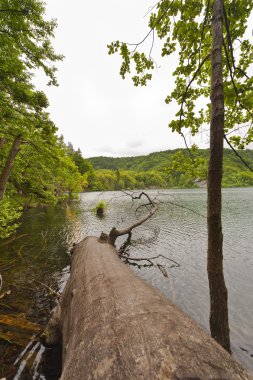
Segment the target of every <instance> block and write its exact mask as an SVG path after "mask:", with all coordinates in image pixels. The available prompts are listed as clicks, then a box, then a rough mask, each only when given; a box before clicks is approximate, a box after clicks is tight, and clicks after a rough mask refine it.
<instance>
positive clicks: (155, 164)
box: [87, 149, 253, 191]
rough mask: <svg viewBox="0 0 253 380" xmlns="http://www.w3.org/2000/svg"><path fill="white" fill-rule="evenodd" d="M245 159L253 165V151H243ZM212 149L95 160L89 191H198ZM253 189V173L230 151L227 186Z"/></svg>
mask: <svg viewBox="0 0 253 380" xmlns="http://www.w3.org/2000/svg"><path fill="white" fill-rule="evenodd" d="M240 155H241V157H242V158H243V159H244V160H245V161H246V162H247V163H248V164H249V165H250V166H253V151H252V150H249V149H247V150H243V151H242V150H241V151H240ZM208 157H209V151H208V149H195V150H194V154H193V158H192V157H191V156H190V155H189V153H188V151H187V150H186V149H175V150H166V151H163V152H156V153H151V154H149V155H145V156H136V157H121V158H112V157H102V156H101V157H93V158H89V159H88V162H89V163H90V164H91V165H92V167H93V169H92V174H91V175H89V176H88V185H87V190H91V191H105V190H122V189H143V188H145V189H150V188H165V189H166V188H194V187H202V186H205V183H206V180H207V164H208ZM244 186H253V173H252V172H251V171H249V170H248V169H247V168H246V167H245V165H244V164H243V163H242V162H241V161H240V159H238V157H236V155H235V154H234V152H232V151H231V150H230V149H225V150H224V158H223V187H244Z"/></svg>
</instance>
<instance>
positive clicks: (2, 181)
mask: <svg viewBox="0 0 253 380" xmlns="http://www.w3.org/2000/svg"><path fill="white" fill-rule="evenodd" d="M21 142H22V139H21V135H18V136H16V137H15V139H14V141H13V143H12V147H11V149H10V152H9V154H8V157H7V160H6V163H5V166H4V168H3V170H2V173H1V176H0V200H2V199H3V197H4V193H5V191H6V188H7V183H8V180H9V177H10V174H11V169H12V166H13V164H14V160H15V157H16V155H17V154H18V152H19V148H20V145H21Z"/></svg>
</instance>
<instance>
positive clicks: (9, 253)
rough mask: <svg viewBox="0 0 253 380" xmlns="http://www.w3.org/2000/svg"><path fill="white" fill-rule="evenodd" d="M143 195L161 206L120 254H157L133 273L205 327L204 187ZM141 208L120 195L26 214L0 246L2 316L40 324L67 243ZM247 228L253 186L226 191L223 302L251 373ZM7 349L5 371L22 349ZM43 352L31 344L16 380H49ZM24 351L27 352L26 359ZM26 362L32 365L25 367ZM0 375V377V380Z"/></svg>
mask: <svg viewBox="0 0 253 380" xmlns="http://www.w3.org/2000/svg"><path fill="white" fill-rule="evenodd" d="M148 194H149V195H150V196H151V197H156V198H157V199H158V200H159V201H160V205H159V209H158V211H157V212H156V214H155V215H154V216H153V217H152V218H151V219H149V220H148V221H147V222H145V224H143V225H142V226H140V227H138V228H136V229H135V230H134V231H133V236H132V243H131V245H130V246H129V247H128V248H127V252H126V253H127V254H129V255H130V257H135V258H143V259H145V258H150V257H156V256H159V255H162V256H160V257H158V258H156V259H154V260H153V263H154V265H153V266H151V267H143V266H142V265H141V264H148V262H147V261H145V260H143V261H141V262H140V261H139V262H138V264H140V265H139V266H132V268H133V270H134V271H136V272H137V274H138V275H139V276H141V277H142V278H143V279H144V280H146V281H147V282H149V283H150V284H152V285H153V286H154V287H156V288H158V289H159V290H160V291H161V292H163V293H164V294H165V296H166V297H168V298H169V299H170V300H171V301H172V302H174V303H175V304H176V305H177V306H178V307H179V308H181V309H182V310H183V311H185V312H186V313H188V314H189V315H190V316H191V317H192V318H193V319H195V320H196V321H197V322H198V323H199V324H200V325H201V326H203V327H204V328H205V329H206V330H209V327H208V323H209V321H208V319H209V290H208V281H207V273H206V266H207V228H206V216H205V215H206V190H205V189H194V190H161V191H155V190H152V191H148ZM99 200H106V202H107V204H108V207H107V209H106V213H105V217H104V218H103V219H99V218H97V217H96V215H95V213H94V211H92V209H93V208H94V207H95V206H96V204H97V203H98V201H99ZM139 204H140V202H139V201H137V202H134V203H133V202H132V200H131V198H130V197H129V196H126V194H124V193H122V192H105V193H84V194H81V195H80V201H79V202H74V203H73V204H72V205H71V206H67V207H66V206H64V207H63V206H62V207H55V208H45V209H31V210H28V211H27V212H26V214H25V215H24V217H23V220H22V225H21V227H20V228H19V230H18V232H17V234H16V235H15V237H14V238H12V239H9V240H6V241H3V242H1V243H0V250H1V257H0V273H1V274H2V276H3V289H2V291H3V292H6V291H11V294H8V295H6V297H4V298H3V299H0V314H6V313H7V314H9V315H11V316H20V315H24V316H25V317H26V318H27V319H28V320H29V321H31V322H34V323H37V324H39V325H42V326H43V325H44V324H45V323H46V320H47V318H48V313H49V310H50V308H52V307H53V305H54V304H55V297H54V296H53V295H52V292H51V294H50V290H49V288H47V287H50V288H53V289H57V288H62V287H63V286H64V283H65V281H66V278H67V276H68V270H69V269H68V263H69V251H70V249H71V247H72V244H73V243H74V242H78V241H80V240H81V239H83V238H84V237H85V236H87V235H96V236H99V235H100V233H101V232H102V231H104V232H107V233H108V232H109V231H110V229H111V228H112V227H113V226H117V227H123V226H126V225H128V224H130V223H131V222H133V221H135V220H136V218H137V217H138V216H139V217H140V216H141V212H140V210H142V212H143V213H145V209H140V210H139V212H138V213H137V214H136V208H137V206H138V205H139ZM252 231H253V188H240V189H224V190H223V233H224V272H225V279H226V285H227V288H228V297H229V321H230V330H231V346H232V351H233V355H234V357H235V358H236V360H238V361H239V362H240V363H241V364H242V365H243V366H244V367H246V368H248V369H250V370H251V371H253V324H252V315H253V289H252V276H253V255H252V253H253V250H252V247H253V234H252ZM118 240H119V241H118ZM118 240H117V247H119V246H120V245H121V244H123V242H124V237H122V238H120V239H118ZM159 266H160V267H159ZM164 270H165V271H166V273H167V275H168V276H167V277H165V276H164ZM35 289H36V292H35V291H34V290H35ZM0 338H1V335H0ZM36 345H37V346H36ZM1 349H2V351H1ZM6 349H7V350H9V355H5V358H3V356H2V359H0V365H1V366H2V368H4V366H5V368H6V369H5V371H7V368H8V366H10V365H12V364H13V363H12V362H11V360H12V361H13V359H14V360H15V355H16V357H17V355H18V354H19V352H20V351H21V350H22V349H21V345H20V346H13V345H11V344H10V343H8V342H5V343H2V344H1V345H0V357H1V352H6ZM32 350H33V351H32ZM43 350H44V349H43V348H41V346H40V345H39V343H37V342H36V341H34V342H33V343H32V344H31V345H30V346H29V348H28V349H27V350H26V352H25V353H24V355H23V356H22V357H20V358H19V360H18V361H17V365H16V367H15V374H16V377H14V378H16V379H26V378H27V379H28V378H33V379H44V378H47V379H49V378H50V376H46V374H45V373H44V374H43V371H44V370H43V368H42V364H41V356H42V353H43ZM31 351H32V353H31ZM28 353H31V355H30V358H28V359H29V360H28V359H27V356H28V355H29V354H28ZM1 360H2V362H1ZM29 361H30V364H29V365H26V366H25V364H27V363H28V362H29ZM13 368H14V367H13V366H12V370H13V372H12V375H13V374H14V369H13ZM3 374H4V373H0V377H1V375H3ZM10 378H11V377H10ZM51 378H53V377H51Z"/></svg>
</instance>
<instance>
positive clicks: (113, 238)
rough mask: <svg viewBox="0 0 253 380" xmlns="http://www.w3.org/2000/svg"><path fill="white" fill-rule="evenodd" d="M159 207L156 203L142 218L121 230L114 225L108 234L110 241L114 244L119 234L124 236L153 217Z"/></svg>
mask: <svg viewBox="0 0 253 380" xmlns="http://www.w3.org/2000/svg"><path fill="white" fill-rule="evenodd" d="M157 208H158V205H155V206H154V207H153V208H152V209H151V210H150V212H149V213H148V214H147V215H145V216H144V217H143V218H142V219H139V220H137V221H136V222H135V223H133V224H131V225H130V226H127V227H125V228H123V229H121V230H118V229H117V228H116V227H113V228H112V229H111V231H110V233H109V235H108V243H109V244H111V245H114V244H115V241H116V239H117V238H118V237H119V236H123V235H127V234H129V233H130V232H131V231H132V230H133V229H134V228H136V227H138V226H140V225H141V224H143V223H144V222H146V220H148V219H149V218H151V216H153V215H154V213H155V212H156V210H157Z"/></svg>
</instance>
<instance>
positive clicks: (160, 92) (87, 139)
mask: <svg viewBox="0 0 253 380" xmlns="http://www.w3.org/2000/svg"><path fill="white" fill-rule="evenodd" d="M154 4H155V1H152V0H150V1H147V0H138V1H136V0H107V1H99V2H98V1H89V2H88V1H83V0H72V1H71V2H70V1H63V0H47V15H48V17H50V18H56V19H57V20H58V28H57V30H56V34H55V40H54V41H53V45H54V46H55V49H56V51H57V52H59V53H62V54H64V55H65V59H64V61H63V62H62V63H59V64H57V66H58V74H57V77H58V81H59V87H57V88H56V87H46V86H45V83H46V80H45V78H44V79H43V77H41V76H38V77H37V79H36V84H37V85H38V86H39V87H40V88H42V89H44V90H45V91H46V93H47V95H48V98H49V100H50V113H51V117H52V119H53V121H54V122H55V123H56V125H57V127H58V128H59V132H60V133H61V134H63V135H64V138H65V141H66V142H68V141H71V142H72V143H73V145H74V147H75V148H76V149H77V148H78V147H79V148H80V149H81V151H82V153H83V155H84V157H92V156H98V155H104V156H128V155H140V154H146V153H150V152H154V151H160V150H166V149H173V148H176V147H182V146H184V144H183V141H182V138H181V137H180V136H178V135H177V134H176V133H172V132H171V131H170V130H169V128H168V127H167V125H168V122H169V121H170V120H171V119H172V117H173V115H174V112H175V109H173V107H172V106H168V105H166V104H165V103H164V99H165V97H166V95H167V94H168V93H169V92H170V90H171V88H172V87H173V78H172V76H171V75H170V73H171V72H172V71H173V69H174V67H175V65H176V57H173V58H169V59H167V60H164V59H162V58H160V56H159V55H158V54H155V53H156V52H154V55H155V58H156V62H157V64H158V69H157V70H156V71H155V72H154V74H153V80H152V81H151V82H150V83H149V85H148V86H147V87H144V88H143V87H142V88H141V87H140V88H139V87H138V88H136V87H134V86H133V84H132V81H131V79H130V77H129V78H128V79H126V80H125V81H123V80H122V79H121V77H120V76H119V74H118V72H119V66H120V60H119V58H118V57H117V56H116V55H114V56H109V55H108V54H107V47H106V46H107V44H108V43H110V42H111V41H113V40H117V39H119V40H121V41H127V42H138V41H140V40H141V39H142V38H143V36H144V35H145V34H146V32H147V31H148V27H147V22H148V17H145V14H146V13H147V11H148V10H149V7H150V6H152V5H154ZM199 142H201V145H202V146H203V147H204V146H207V145H206V143H207V137H206V136H205V135H204V134H203V135H202V136H201V137H200V138H199Z"/></svg>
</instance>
